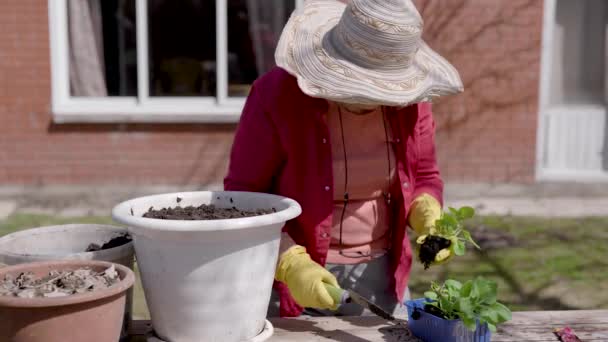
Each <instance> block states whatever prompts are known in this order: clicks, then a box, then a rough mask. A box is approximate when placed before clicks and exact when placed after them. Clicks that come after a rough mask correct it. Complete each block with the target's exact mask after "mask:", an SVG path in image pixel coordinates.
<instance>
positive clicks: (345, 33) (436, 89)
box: [275, 0, 463, 106]
mask: <svg viewBox="0 0 608 342" xmlns="http://www.w3.org/2000/svg"><path fill="white" fill-rule="evenodd" d="M422 26H423V21H422V17H421V16H420V14H419V13H418V11H417V10H416V7H415V6H414V4H413V3H412V2H411V0H352V1H350V2H349V4H348V5H345V4H343V3H341V2H339V1H336V0H309V1H305V2H304V5H303V6H302V7H301V8H299V9H297V10H296V11H294V13H293V14H292V15H291V17H290V19H289V21H288V22H287V24H286V26H285V28H284V29H283V33H282V34H281V38H280V39H279V43H278V46H277V50H276V52H275V59H276V63H277V65H278V66H279V67H281V68H283V69H285V70H286V71H287V72H289V73H290V74H292V75H294V76H295V77H297V79H298V84H299V86H300V88H301V89H302V91H303V92H304V93H306V94H307V95H309V96H312V97H318V98H324V99H328V100H333V101H337V102H343V103H358V104H378V105H387V106H388V105H390V106H404V105H408V104H411V103H416V102H422V101H426V100H428V99H430V98H431V97H435V96H441V95H448V94H455V93H459V92H461V91H462V90H463V86H462V81H461V80H460V76H459V75H458V71H456V69H455V68H454V67H453V66H452V65H451V64H450V63H449V62H448V61H446V60H445V59H444V58H443V57H441V56H439V55H438V54H437V53H436V52H435V51H433V50H432V49H431V48H429V46H428V45H427V44H426V43H425V42H424V41H423V40H422V37H421V36H422Z"/></svg>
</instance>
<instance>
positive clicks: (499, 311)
mask: <svg viewBox="0 0 608 342" xmlns="http://www.w3.org/2000/svg"><path fill="white" fill-rule="evenodd" d="M491 308H492V310H494V311H495V312H496V315H497V316H498V320H497V321H496V323H502V322H506V321H509V320H511V310H509V308H508V307H506V306H505V305H503V304H501V303H498V302H496V303H494V304H492V306H491Z"/></svg>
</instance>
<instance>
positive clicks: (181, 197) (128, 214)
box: [112, 191, 301, 342]
mask: <svg viewBox="0 0 608 342" xmlns="http://www.w3.org/2000/svg"><path fill="white" fill-rule="evenodd" d="M201 204H212V205H215V206H217V207H233V206H234V207H236V208H238V209H241V210H256V209H272V208H274V209H275V210H276V212H275V213H272V214H267V215H260V216H255V217H247V218H236V219H223V220H198V221H182V220H161V219H150V218H144V217H142V215H143V214H144V213H145V212H146V211H148V209H149V208H151V207H152V208H154V209H161V208H169V207H175V206H178V205H179V206H182V207H186V206H189V205H193V206H199V205H201ZM300 213H301V208H300V205H299V204H298V203H297V202H295V201H294V200H291V199H288V198H285V197H281V196H275V195H268V194H260V193H249V192H223V191H218V192H212V191H201V192H185V193H172V194H162V195H154V196H147V197H141V198H136V199H133V200H130V201H126V202H123V203H121V204H119V205H117V206H116V207H115V208H114V209H113V211H112V216H113V217H114V219H115V220H116V221H118V222H121V223H124V224H126V225H128V226H129V227H130V228H129V230H130V232H131V233H132V235H133V238H134V242H135V253H136V255H137V261H138V265H139V268H140V272H141V277H142V283H143V287H144V292H145V295H146V302H147V303H148V307H149V309H150V316H151V318H152V324H153V326H154V330H155V332H156V334H157V335H158V337H160V338H161V339H164V340H167V341H171V342H199V341H224V342H230V341H243V340H251V339H253V338H255V337H256V336H257V335H258V334H260V333H261V332H262V331H263V329H264V326H265V319H266V313H267V309H268V303H269V301H270V294H271V289H272V282H273V278H274V272H275V265H276V261H277V257H278V250H279V241H280V238H281V228H282V227H283V226H284V224H285V222H286V221H288V220H290V219H293V218H295V217H297V216H298V215H300Z"/></svg>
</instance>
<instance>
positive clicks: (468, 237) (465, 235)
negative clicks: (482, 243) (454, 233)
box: [460, 229, 481, 249]
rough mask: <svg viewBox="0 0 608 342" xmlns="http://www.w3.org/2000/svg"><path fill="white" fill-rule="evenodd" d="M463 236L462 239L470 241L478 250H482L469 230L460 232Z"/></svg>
mask: <svg viewBox="0 0 608 342" xmlns="http://www.w3.org/2000/svg"><path fill="white" fill-rule="evenodd" d="M460 233H461V234H462V237H463V238H464V239H465V240H467V241H469V242H470V243H471V244H472V245H473V246H475V247H476V248H477V249H481V247H479V245H478V244H477V243H476V242H475V240H473V237H472V236H471V233H469V231H468V230H464V229H463V230H462V231H461V232H460Z"/></svg>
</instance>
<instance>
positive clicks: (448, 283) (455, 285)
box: [443, 279, 462, 291]
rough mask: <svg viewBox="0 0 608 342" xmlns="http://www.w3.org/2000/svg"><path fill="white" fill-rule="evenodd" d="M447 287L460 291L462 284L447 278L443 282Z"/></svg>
mask: <svg viewBox="0 0 608 342" xmlns="http://www.w3.org/2000/svg"><path fill="white" fill-rule="evenodd" d="M443 284H444V285H445V286H446V287H447V288H451V289H456V290H458V291H460V288H461V287H462V284H461V283H460V282H459V281H458V280H454V279H448V280H446V281H445V282H444V283H443Z"/></svg>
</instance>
